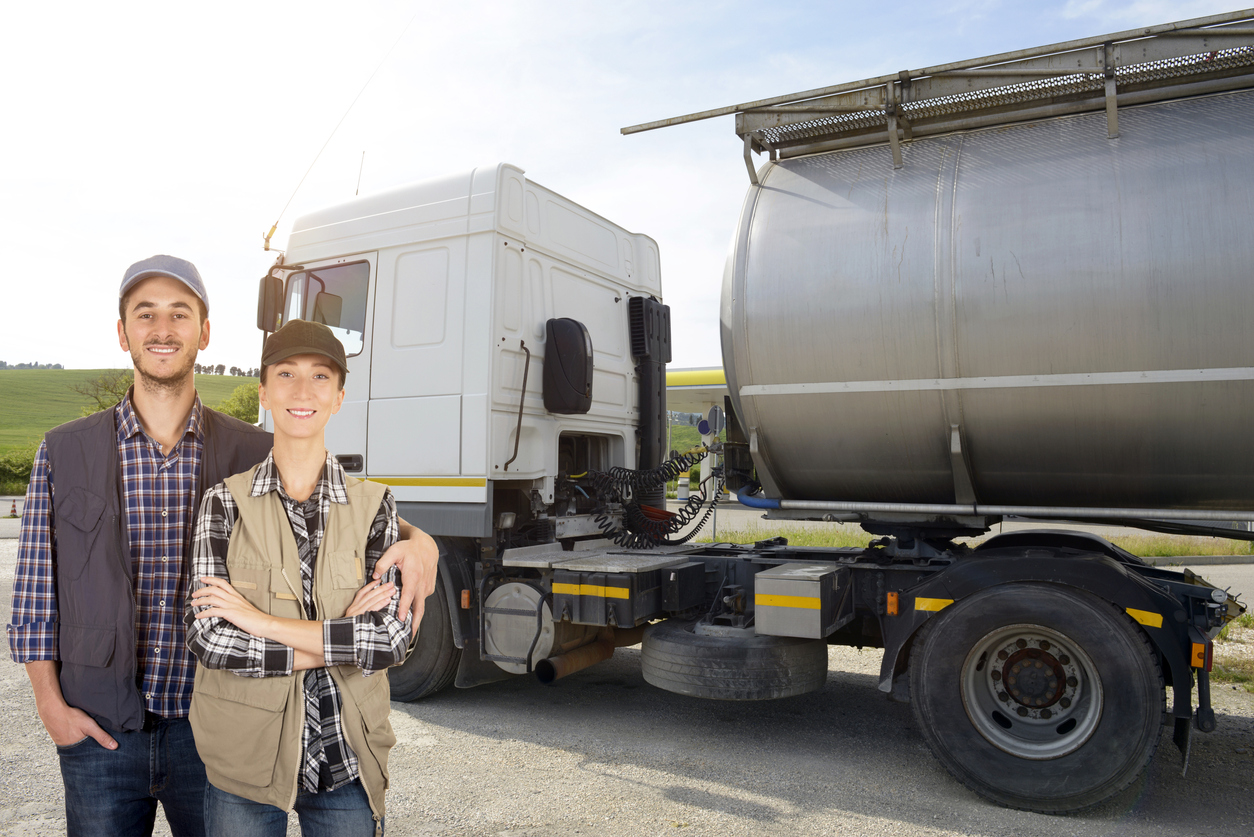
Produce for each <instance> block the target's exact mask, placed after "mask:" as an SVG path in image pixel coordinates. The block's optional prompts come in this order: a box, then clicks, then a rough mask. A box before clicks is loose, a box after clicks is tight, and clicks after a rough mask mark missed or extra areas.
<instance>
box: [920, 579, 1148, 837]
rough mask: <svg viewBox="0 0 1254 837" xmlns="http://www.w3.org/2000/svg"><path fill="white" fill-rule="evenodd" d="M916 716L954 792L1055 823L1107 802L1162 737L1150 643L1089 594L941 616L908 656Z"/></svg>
mask: <svg viewBox="0 0 1254 837" xmlns="http://www.w3.org/2000/svg"><path fill="white" fill-rule="evenodd" d="M910 694H911V695H912V702H913V704H914V714H915V718H916V719H917V721H918V724H919V729H920V731H921V732H922V733H923V737H924V738H925V739H927V743H928V745H929V746H930V747H931V749H932V752H933V753H935V754H936V757H937V758H938V759H940V761H941V763H942V764H943V765H944V766H945V768H946V769H947V770H948V771H949V772H950V773H952V774H953V775H954V777H955V778H957V779H958V781H960V782H962V783H963V784H964V785H966V786H967V787H969V788H971V789H972V790H973V791H975V792H976V793H978V794H980V795H981V796H983V797H985V798H987V799H991V800H992V801H994V802H997V803H999V804H1001V805H1005V806H1008V807H1011V808H1021V809H1024V810H1029V811H1038V812H1041V813H1049V814H1060V813H1067V812H1071V811H1077V810H1081V809H1083V808H1088V807H1091V806H1093V805H1096V804H1098V803H1099V802H1102V801H1103V800H1105V799H1109V798H1110V797H1112V796H1114V795H1115V794H1117V793H1119V791H1121V790H1123V789H1124V788H1126V787H1127V786H1128V785H1130V784H1131V783H1132V782H1133V781H1135V780H1136V779H1137V777H1138V776H1140V775H1141V773H1142V772H1143V771H1144V770H1145V767H1146V765H1147V764H1148V763H1149V761H1150V759H1151V758H1152V757H1153V755H1154V751H1155V750H1156V749H1157V747H1158V741H1159V738H1160V737H1161V733H1162V725H1163V717H1164V711H1165V700H1164V690H1163V677H1162V670H1161V668H1160V667H1159V663H1158V658H1157V655H1156V654H1155V653H1154V651H1153V649H1152V648H1151V646H1150V644H1149V640H1148V638H1147V637H1146V636H1145V635H1144V634H1143V633H1142V632H1141V631H1140V630H1139V629H1138V628H1137V626H1136V624H1135V623H1133V622H1132V620H1131V619H1129V618H1128V617H1127V616H1126V615H1124V614H1123V613H1121V612H1120V611H1118V610H1117V609H1115V607H1114V606H1112V605H1111V604H1110V603H1108V602H1106V601H1104V600H1102V599H1099V598H1097V597H1096V596H1093V595H1091V594H1089V593H1086V592H1083V591H1080V590H1076V589H1073V588H1065V587H1060V586H1055V585H1050V584H1039V583H1038V584H1007V585H1002V586H998V587H993V588H989V589H987V590H983V591H981V592H979V593H976V594H975V595H972V596H969V597H967V598H965V599H962V600H961V601H959V602H957V603H956V604H953V605H950V606H949V607H947V608H945V609H944V610H943V611H942V612H941V613H940V614H939V615H938V616H936V617H935V618H933V619H932V620H931V621H930V622H929V623H927V624H926V625H924V627H923V629H922V631H921V632H920V634H919V636H918V637H917V638H916V640H915V643H914V647H913V649H912V651H911V654H910Z"/></svg>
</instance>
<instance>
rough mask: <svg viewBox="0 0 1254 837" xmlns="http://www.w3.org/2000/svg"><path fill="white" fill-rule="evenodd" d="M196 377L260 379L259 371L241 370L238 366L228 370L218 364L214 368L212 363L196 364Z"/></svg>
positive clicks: (223, 365) (221, 364)
mask: <svg viewBox="0 0 1254 837" xmlns="http://www.w3.org/2000/svg"><path fill="white" fill-rule="evenodd" d="M195 371H196V374H197V375H234V376H236V377H239V378H260V377H261V369H259V368H258V369H241V368H240V367H238V366H232V367H231V368H230V369H228V368H227V367H226V364H223V363H219V364H218V365H217V366H214V365H213V364H212V363H204V364H201V363H198V364H196V366H195Z"/></svg>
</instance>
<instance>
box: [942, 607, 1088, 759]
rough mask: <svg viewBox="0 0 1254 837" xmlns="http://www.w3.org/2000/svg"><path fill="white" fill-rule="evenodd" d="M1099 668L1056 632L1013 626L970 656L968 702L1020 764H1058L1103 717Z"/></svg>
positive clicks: (980, 723)
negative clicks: (1053, 760) (1028, 761)
mask: <svg viewBox="0 0 1254 837" xmlns="http://www.w3.org/2000/svg"><path fill="white" fill-rule="evenodd" d="M1092 672H1093V665H1092V663H1091V661H1089V659H1088V657H1087V655H1085V654H1084V653H1083V652H1082V651H1080V650H1079V649H1078V648H1077V647H1076V646H1075V645H1074V643H1072V642H1070V641H1069V640H1068V639H1067V638H1066V637H1065V636H1063V635H1062V634H1061V633H1059V632H1058V631H1055V630H1052V629H1050V628H1046V627H1044V626H1042V625H1007V626H1005V627H1003V628H1000V629H998V630H995V631H993V632H992V633H990V634H988V635H987V636H985V637H984V639H982V640H981V641H980V642H979V643H977V645H976V647H975V648H973V649H972V652H971V654H970V655H969V656H968V657H967V660H966V663H965V664H964V670H963V686H962V689H963V702H964V704H965V705H966V709H967V713H968V716H969V717H970V718H971V720H972V722H973V723H974V724H975V727H976V729H978V730H979V731H980V734H982V735H983V736H984V737H985V738H986V739H988V740H989V741H990V742H992V743H993V744H995V745H996V746H998V747H999V748H1001V749H1003V750H1005V751H1007V752H1009V753H1013V754H1014V755H1017V756H1020V757H1021V758H1030V759H1045V758H1057V757H1059V756H1061V755H1065V754H1066V753H1068V752H1072V751H1073V750H1075V749H1076V748H1078V747H1079V746H1081V745H1082V744H1083V743H1084V741H1086V740H1087V739H1088V737H1089V736H1090V735H1091V734H1092V732H1093V729H1094V728H1095V727H1096V724H1097V722H1098V720H1099V719H1100V718H1101V714H1102V703H1103V699H1102V693H1101V684H1100V682H1099V681H1098V680H1096V679H1095V678H1094V677H1093V674H1092Z"/></svg>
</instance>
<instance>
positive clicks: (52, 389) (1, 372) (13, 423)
mask: <svg viewBox="0 0 1254 837" xmlns="http://www.w3.org/2000/svg"><path fill="white" fill-rule="evenodd" d="M105 371H107V370H104V369H0V453H4V452H5V451H7V450H10V449H12V448H19V447H22V446H24V445H26V444H27V443H29V442H32V441H38V440H39V439H40V438H42V437H43V435H44V433H45V432H47V431H48V430H51V429H52V428H54V427H56V426H57V425H58V424H63V423H65V422H67V421H69V420H70V419H76V418H78V417H79V414H80V413H81V411H82V409H83V407H85V406H86V405H88V404H90V403H91V399H89V398H86V397H84V396H82V395H79V394H78V393H77V392H75V391H74V390H73V389H72V387H73V386H75V385H76V384H85V383H87V382H89V381H91V380H94V379H95V378H96V377H97V376H99V375H100V373H102V372H105ZM247 383H254V384H255V383H257V379H256V378H241V377H237V376H234V375H197V376H196V389H197V391H199V392H200V399H201V401H203V402H204V403H205V404H207V405H208V406H210V407H215V406H217V405H218V404H220V403H222V401H224V400H225V399H226V398H227V396H229V395H230V394H231V393H232V392H234V391H235V388H236V387H238V386H239V385H240V384H247Z"/></svg>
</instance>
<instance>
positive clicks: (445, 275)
mask: <svg viewBox="0 0 1254 837" xmlns="http://www.w3.org/2000/svg"><path fill="white" fill-rule="evenodd" d="M660 296H661V280H660V271H659V264H658V248H657V244H656V243H655V242H654V241H653V239H651V238H649V237H648V236H645V235H638V234H633V233H629V232H627V231H626V230H624V229H623V228H622V227H619V226H618V225H616V224H613V223H611V222H610V221H607V220H606V219H604V218H602V217H600V216H598V215H596V214H595V213H592V212H589V211H588V210H587V209H584V208H583V207H581V206H579V205H578V204H576V203H574V202H573V201H570V200H568V199H566V198H564V197H562V196H561V195H558V194H556V193H554V192H552V191H550V190H548V189H545V188H544V187H542V186H540V185H538V184H536V183H534V182H532V181H530V180H528V179H527V178H526V177H525V176H524V173H523V170H522V169H520V168H517V167H515V166H512V165H508V164H504V163H502V164H498V165H495V166H488V167H483V168H477V169H474V170H472V171H468V172H463V173H460V174H456V175H451V176H447V177H441V178H438V179H434V180H429V181H426V182H422V183H417V184H412V185H407V186H402V187H400V188H396V189H393V190H391V191H388V192H384V193H381V194H377V195H372V196H367V197H362V198H359V199H355V200H352V201H349V202H347V203H344V204H340V205H338V206H333V207H330V208H328V209H323V210H321V211H318V212H313V213H310V214H308V215H304V216H302V217H300V218H299V219H297V221H296V222H295V225H294V227H293V229H292V233H291V237H290V239H289V242H288V249H287V251H286V252H285V253H284V255H283V256H281V257H280V260H279V262H278V263H277V264H276V265H275V266H274V268H273V269H272V270H271V271H270V273H269V275H268V276H267V277H266V279H264V280H263V285H262V293H261V299H260V301H259V327H261V328H262V329H263V330H265V331H271V330H273V329H274V328H276V327H277V324H278V323H279V322H286V321H288V320H291V319H297V318H304V319H311V320H316V321H320V322H324V323H326V324H327V325H329V326H331V327H332V328H333V330H334V331H335V333H336V335H337V336H339V338H340V339H341V341H342V342H343V343H344V347H345V350H346V353H347V355H348V365H349V375H348V378H347V381H346V385H345V389H346V397H345V401H344V406H343V408H342V409H341V411H340V413H339V415H338V416H337V417H336V419H335V420H334V421H332V422H331V423H330V425H329V426H328V428H327V446H328V448H329V449H330V451H331V452H332V453H333V454H334V455H336V456H337V457H338V458H339V460H340V461H341V462H342V463H343V465H344V467H345V468H346V469H347V470H348V471H349V472H350V473H352V474H354V475H355V476H359V477H366V478H369V479H372V480H375V481H377V482H381V483H384V484H386V485H388V486H390V487H391V489H392V492H393V494H394V495H395V497H396V499H397V502H398V504H399V507H400V512H401V515H402V517H404V518H405V519H406V520H408V521H409V522H411V523H413V524H415V525H417V526H420V527H422V528H423V529H425V530H426V531H428V532H429V533H431V534H432V535H436V536H449V537H471V538H488V537H491V536H492V535H493V534H494V530H510V531H512V533H513V534H512V535H511V537H513V538H514V541H513V542H515V543H524V542H537V543H543V542H552V541H554V540H555V539H558V540H560V539H569V538H580V537H586V536H593V535H599V534H600V532H601V529H600V528H598V526H597V525H596V524H595V523H594V522H593V520H592V519H591V518H590V517H589V515H587V514H585V513H584V511H585V508H584V506H585V505H587V508H588V509H590V508H591V505H590V504H584V503H581V502H579V501H580V500H582V499H583V498H581V497H580V496H579V493H578V492H571V494H570V496H566V497H562V496H560V494H559V492H557V491H556V490H555V479H556V478H557V477H558V476H559V474H562V473H565V474H578V473H582V472H586V471H588V470H589V469H590V468H591V469H597V470H605V469H608V468H610V467H612V466H624V467H628V468H637V467H639V466H641V464H644V465H646V466H649V465H657V464H658V457H659V456H660V454H661V453H662V452H661V451H660V450H657V448H658V445H657V444H653V445H652V446H650V445H649V444H647V441H648V440H646V444H645V445H644V447H643V450H644V455H645V456H646V457H647V458H649V459H651V460H653V461H652V462H650V463H642V460H641V450H642V447H641V439H640V433H639V432H638V431H639V428H640V427H641V423H642V410H641V401H640V391H641V386H640V375H639V374H638V372H637V366H638V364H639V362H640V359H639V358H638V357H635V356H633V350H632V349H633V340H632V325H631V319H632V314H631V312H632V311H633V310H636V309H639V310H642V311H646V312H647V313H646V314H645V316H646V317H652V318H653V319H654V320H655V321H658V322H657V324H658V325H660V326H665V328H666V333H665V334H664V335H663V336H664V337H665V338H666V340H665V344H666V349H665V351H666V353H667V354H669V321H668V314H667V311H666V309H665V308H664V307H663V306H661V305H660V303H659V299H660ZM646 303H647V306H646ZM633 305H634V306H635V309H633ZM276 315H278V317H280V318H281V319H276ZM637 319H639V316H638V317H637ZM637 342H640V341H639V339H638V340H637ZM551 343H552V345H551ZM654 354H655V355H656V354H657V352H656V351H655V352H654ZM666 359H669V358H664V359H662V362H664V361H665V360H666ZM650 385H651V386H652V382H651V383H650ZM653 389H654V390H658V389H659V387H658V386H653ZM660 391H661V392H662V393H663V395H662V398H663V399H664V388H662V389H660ZM664 409H665V405H664V401H663V402H662V403H661V404H660V405H659V404H657V403H653V404H647V405H646V408H645V415H644V416H643V418H644V420H645V425H646V428H647V429H648V430H649V432H651V433H652V434H653V436H654V438H656V437H658V435H659V433H660V434H661V438H662V439H664V438H665V436H664V433H665V431H664V427H662V428H658V427H650V426H651V425H654V424H659V423H660V422H661V418H660V416H662V415H664ZM266 424H267V427H268V426H269V418H268V417H267V419H266Z"/></svg>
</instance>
